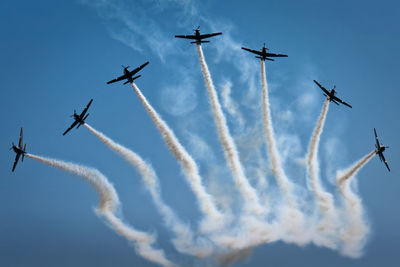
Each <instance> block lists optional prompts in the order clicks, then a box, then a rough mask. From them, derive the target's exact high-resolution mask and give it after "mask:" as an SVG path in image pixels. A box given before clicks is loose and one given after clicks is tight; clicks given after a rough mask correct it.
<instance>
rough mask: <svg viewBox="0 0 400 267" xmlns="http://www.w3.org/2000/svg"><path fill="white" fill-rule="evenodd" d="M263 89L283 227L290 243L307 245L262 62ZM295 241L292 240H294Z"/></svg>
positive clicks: (269, 150) (264, 119)
mask: <svg viewBox="0 0 400 267" xmlns="http://www.w3.org/2000/svg"><path fill="white" fill-rule="evenodd" d="M261 87H262V110H263V125H264V134H265V137H266V139H267V149H268V156H269V161H270V166H271V171H272V173H273V175H274V176H275V179H276V180H277V182H278V186H279V188H280V190H281V191H282V192H283V196H284V198H285V201H286V204H287V205H288V207H287V208H284V209H283V210H282V211H281V216H282V218H281V220H282V221H283V225H284V227H285V228H287V229H288V230H289V232H290V234H292V235H293V236H291V237H285V239H286V240H288V241H295V242H297V243H300V244H304V243H306V242H307V241H308V240H307V239H308V238H307V236H306V235H305V234H304V223H305V222H304V215H303V214H302V213H301V212H300V211H299V210H298V207H297V204H296V200H295V198H294V196H293V184H292V182H291V181H290V180H289V179H288V177H287V176H286V174H285V172H284V170H283V167H282V163H281V160H280V156H279V153H278V149H277V146H276V140H275V136H274V129H273V127H272V120H271V111H270V104H269V96H268V84H267V78H266V72H265V62H264V60H261ZM293 237H294V238H295V240H292V238H293Z"/></svg>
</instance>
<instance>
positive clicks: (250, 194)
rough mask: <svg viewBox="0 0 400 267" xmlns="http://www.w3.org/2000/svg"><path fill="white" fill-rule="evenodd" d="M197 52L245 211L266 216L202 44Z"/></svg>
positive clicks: (226, 156)
mask: <svg viewBox="0 0 400 267" xmlns="http://www.w3.org/2000/svg"><path fill="white" fill-rule="evenodd" d="M197 51H198V54H199V60H200V64H201V70H202V73H203V76H204V81H205V84H206V88H207V92H208V96H209V99H210V104H211V108H212V111H213V114H214V119H215V123H216V125H217V129H218V136H219V139H220V141H221V143H222V147H223V149H224V154H225V158H226V160H227V162H228V165H229V167H230V169H231V170H232V174H233V178H234V182H235V184H236V186H237V188H238V189H239V191H240V193H241V194H242V196H243V198H244V200H245V203H244V204H245V206H244V208H245V210H246V211H251V212H253V213H255V214H256V215H262V214H265V211H266V210H265V208H263V206H261V204H260V200H259V198H258V195H257V192H256V190H255V189H254V188H253V187H252V186H251V185H250V183H249V181H248V180H247V178H246V176H245V174H244V170H243V166H242V164H241V163H240V159H239V153H238V151H237V149H236V145H235V142H234V141H233V138H232V136H231V134H230V133H229V129H228V126H227V123H226V118H225V116H224V114H223V112H222V108H221V104H220V102H219V100H218V95H217V92H216V91H215V88H214V84H213V82H212V79H211V75H210V71H209V70H208V66H207V63H206V61H205V59H204V55H203V50H202V48H201V45H200V44H197Z"/></svg>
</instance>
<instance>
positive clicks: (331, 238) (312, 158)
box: [306, 98, 338, 249]
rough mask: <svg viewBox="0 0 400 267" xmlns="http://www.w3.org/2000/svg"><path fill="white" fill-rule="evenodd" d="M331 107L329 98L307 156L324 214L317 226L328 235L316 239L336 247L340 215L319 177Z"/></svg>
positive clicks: (312, 186)
mask: <svg viewBox="0 0 400 267" xmlns="http://www.w3.org/2000/svg"><path fill="white" fill-rule="evenodd" d="M328 109H329V99H328V98H327V99H326V100H325V102H324V105H323V107H322V111H321V114H320V115H319V118H318V122H317V125H316V127H315V129H314V132H313V134H312V136H311V141H310V145H309V147H308V153H307V156H306V160H307V169H308V175H309V178H310V179H309V184H310V186H311V188H312V191H313V193H314V196H315V198H316V201H317V205H318V207H319V210H320V212H321V214H322V221H321V222H320V223H319V226H318V228H317V230H318V232H319V234H324V235H326V238H327V239H323V240H315V241H316V242H323V244H322V245H325V246H328V247H330V248H332V249H334V248H336V246H337V245H336V244H335V240H336V236H335V235H336V231H337V228H338V217H337V212H336V208H335V203H334V199H333V196H332V194H330V193H328V192H327V191H325V190H324V188H323V187H322V185H321V181H320V178H319V164H318V147H319V141H320V137H321V133H322V130H323V128H324V124H325V119H326V114H327V113H328Z"/></svg>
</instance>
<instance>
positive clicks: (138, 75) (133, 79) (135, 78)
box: [132, 75, 142, 80]
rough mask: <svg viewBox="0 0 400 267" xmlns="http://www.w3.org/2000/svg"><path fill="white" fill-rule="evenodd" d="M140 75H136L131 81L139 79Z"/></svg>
mask: <svg viewBox="0 0 400 267" xmlns="http://www.w3.org/2000/svg"><path fill="white" fill-rule="evenodd" d="M141 76H142V75H138V76H135V77H133V78H132V80H136V79H137V78H140V77H141Z"/></svg>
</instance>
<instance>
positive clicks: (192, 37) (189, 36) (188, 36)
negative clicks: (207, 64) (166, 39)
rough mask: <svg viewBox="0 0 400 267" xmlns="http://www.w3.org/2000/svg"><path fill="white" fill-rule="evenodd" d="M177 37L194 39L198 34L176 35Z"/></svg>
mask: <svg viewBox="0 0 400 267" xmlns="http://www.w3.org/2000/svg"><path fill="white" fill-rule="evenodd" d="M175 38H185V39H193V40H196V39H197V38H196V35H175Z"/></svg>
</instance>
